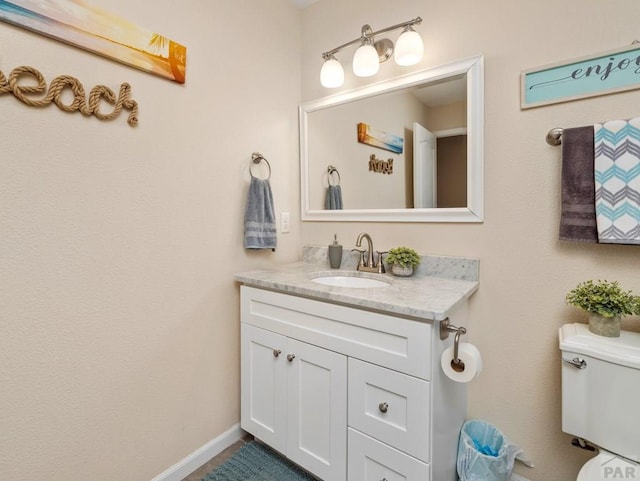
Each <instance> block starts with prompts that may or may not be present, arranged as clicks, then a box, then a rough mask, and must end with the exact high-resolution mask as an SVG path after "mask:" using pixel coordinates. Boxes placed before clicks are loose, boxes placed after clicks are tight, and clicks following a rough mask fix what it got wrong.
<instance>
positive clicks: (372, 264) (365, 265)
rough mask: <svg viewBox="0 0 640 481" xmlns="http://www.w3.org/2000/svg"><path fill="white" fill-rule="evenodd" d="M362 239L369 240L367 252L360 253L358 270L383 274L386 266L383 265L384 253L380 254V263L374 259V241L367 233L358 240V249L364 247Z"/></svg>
mask: <svg viewBox="0 0 640 481" xmlns="http://www.w3.org/2000/svg"><path fill="white" fill-rule="evenodd" d="M362 239H366V240H367V250H366V251H360V252H361V255H360V261H359V262H358V267H357V270H359V271H363V272H377V273H379V274H383V273H384V272H385V270H384V264H383V263H382V253H381V252H378V263H377V264H376V261H375V259H374V257H373V240H371V236H370V235H369V234H367V233H366V232H362V233H361V234H359V235H358V238H357V239H356V247H362Z"/></svg>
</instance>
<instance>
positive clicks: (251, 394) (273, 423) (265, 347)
mask: <svg viewBox="0 0 640 481" xmlns="http://www.w3.org/2000/svg"><path fill="white" fill-rule="evenodd" d="M240 334H241V363H240V374H241V403H240V415H241V425H242V429H244V430H245V431H247V432H249V433H251V434H253V435H254V436H255V437H257V438H258V439H261V440H262V441H264V442H265V443H267V444H268V445H270V446H271V447H273V448H274V449H276V450H278V451H280V452H281V453H285V452H286V426H287V398H286V389H287V379H286V367H287V366H286V365H285V364H286V363H287V360H286V354H285V351H286V346H287V338H286V337H284V336H281V335H279V334H275V333H273V332H271V331H266V330H264V329H260V328H257V327H254V326H249V325H247V324H244V323H241V331H240Z"/></svg>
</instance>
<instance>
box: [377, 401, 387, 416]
mask: <svg viewBox="0 0 640 481" xmlns="http://www.w3.org/2000/svg"><path fill="white" fill-rule="evenodd" d="M378 409H379V410H380V412H381V413H383V414H384V413H386V412H387V411H388V410H389V405H388V404H387V403H380V404H378Z"/></svg>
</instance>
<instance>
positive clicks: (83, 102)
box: [0, 66, 138, 127]
mask: <svg viewBox="0 0 640 481" xmlns="http://www.w3.org/2000/svg"><path fill="white" fill-rule="evenodd" d="M24 77H30V78H31V79H33V80H35V82H36V84H35V85H33V84H30V85H24V84H23V85H19V84H18V80H21V79H22V78H24ZM66 88H68V89H71V92H72V93H73V102H71V103H70V104H69V105H66V104H65V103H64V102H63V100H62V94H63V91H64V90H65V89H66ZM8 92H11V93H13V95H14V96H15V97H16V98H17V99H18V100H20V101H21V102H22V103H24V104H26V105H29V106H31V107H46V106H47V105H49V104H50V103H52V102H53V103H54V104H56V105H57V106H58V108H60V109H61V110H64V111H65V112H80V113H81V114H82V115H87V116H89V115H94V116H95V117H97V118H98V119H100V120H112V119H115V118H116V117H117V116H118V115H120V112H121V110H122V109H123V108H125V109H127V110H130V111H131V112H130V113H129V117H128V119H127V123H128V124H129V125H130V126H132V127H134V126H136V125H137V124H138V103H137V102H136V101H135V100H131V86H130V85H129V84H128V83H123V84H122V85H120V92H119V93H118V96H117V97H116V94H115V93H114V92H113V90H111V89H110V88H109V87H106V86H104V85H96V86H95V87H93V88H92V89H91V91H90V92H89V99H88V101H87V98H86V95H85V91H84V87H83V86H82V84H81V83H80V81H79V80H78V79H77V78H75V77H71V76H70V75H60V76H59V77H56V78H54V79H53V80H52V81H51V84H50V85H49V90H48V91H47V82H46V80H45V78H44V76H43V75H42V74H41V73H40V72H39V71H38V70H36V69H35V68H33V67H28V66H23V67H16V68H15V69H13V71H12V72H11V74H10V75H9V78H8V79H7V78H6V77H5V76H4V74H3V73H2V71H0V95H3V94H5V93H8ZM45 92H46V95H45V96H44V97H42V98H39V99H34V98H33V97H31V96H32V95H41V94H44V93H45ZM102 99H104V100H105V101H106V102H107V103H108V104H110V105H111V106H112V107H113V110H112V111H111V112H109V113H106V114H105V113H102V112H100V101H101V100H102Z"/></svg>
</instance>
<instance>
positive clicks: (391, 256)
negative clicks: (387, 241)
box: [385, 247, 421, 277]
mask: <svg viewBox="0 0 640 481" xmlns="http://www.w3.org/2000/svg"><path fill="white" fill-rule="evenodd" d="M385 260H386V261H387V264H388V265H390V266H391V272H392V273H393V274H394V275H396V276H401V277H408V276H411V275H413V269H414V267H416V266H417V265H418V264H420V260H421V259H420V256H419V255H418V253H417V252H416V251H414V250H413V249H411V248H409V247H394V248H393V249H389V253H388V254H387V257H386V259H385Z"/></svg>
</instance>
